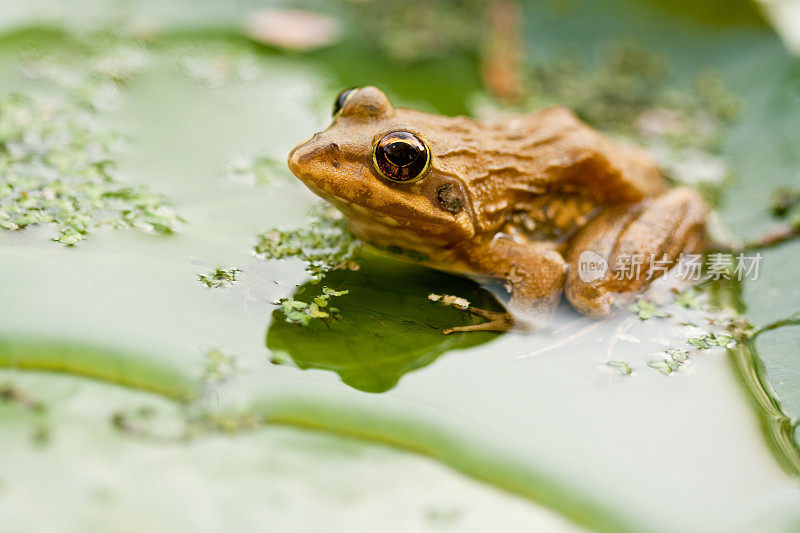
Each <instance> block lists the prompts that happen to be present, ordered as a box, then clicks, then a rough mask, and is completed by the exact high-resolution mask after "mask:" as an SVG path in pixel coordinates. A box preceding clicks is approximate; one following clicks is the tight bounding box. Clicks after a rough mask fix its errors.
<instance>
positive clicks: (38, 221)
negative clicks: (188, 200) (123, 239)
mask: <svg viewBox="0 0 800 533" xmlns="http://www.w3.org/2000/svg"><path fill="white" fill-rule="evenodd" d="M120 141H121V138H120V137H119V136H118V135H115V134H114V133H113V132H110V131H107V130H106V129H105V128H104V127H103V125H102V122H100V120H99V118H98V117H97V116H96V115H95V113H94V112H93V111H91V110H89V109H86V108H85V107H83V106H80V105H77V104H76V103H74V102H72V103H70V102H64V103H61V104H53V103H44V102H41V101H37V100H35V99H34V98H33V97H30V96H23V95H14V96H7V97H5V98H3V99H2V100H0V175H2V176H3V179H2V181H0V228H2V229H4V230H9V231H15V230H22V229H25V228H27V227H29V226H34V225H52V226H54V228H55V230H56V235H55V236H54V237H53V240H54V241H56V242H59V243H61V244H64V245H68V246H73V245H75V244H78V243H79V242H80V241H82V240H84V239H86V237H87V236H88V235H89V234H90V233H92V232H93V231H96V230H97V229H100V228H113V229H121V228H127V229H130V228H136V229H140V230H144V231H149V232H153V233H160V234H168V233H172V232H173V231H175V229H176V228H177V226H178V224H179V222H180V221H181V219H180V217H178V215H177V214H176V213H175V211H174V209H173V208H172V207H171V206H170V205H169V203H168V202H167V201H166V200H165V199H164V198H163V197H162V196H161V195H158V194H155V193H152V192H150V191H148V190H147V189H145V188H144V187H141V186H139V187H133V186H130V185H127V184H125V183H124V182H122V181H121V180H120V179H119V178H118V176H117V171H116V164H115V160H114V157H115V152H116V151H117V149H118V147H119V144H120Z"/></svg>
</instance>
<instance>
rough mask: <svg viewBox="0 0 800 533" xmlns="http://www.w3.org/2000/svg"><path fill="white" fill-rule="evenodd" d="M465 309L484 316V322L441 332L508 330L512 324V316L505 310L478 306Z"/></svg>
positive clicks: (447, 333) (446, 333)
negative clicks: (500, 310)
mask: <svg viewBox="0 0 800 533" xmlns="http://www.w3.org/2000/svg"><path fill="white" fill-rule="evenodd" d="M467 311H469V312H470V313H472V314H473V315H478V316H479V317H481V318H485V319H486V322H481V323H480V324H472V325H469V326H457V327H454V328H447V329H446V330H444V331H442V333H443V334H445V335H449V334H450V333H454V332H456V331H501V332H502V331H508V330H510V329H511V328H512V327H513V326H514V318H513V317H512V316H511V315H510V314H509V313H507V312H502V313H500V312H497V311H488V310H486V309H480V308H478V307H472V306H470V307H468V308H467Z"/></svg>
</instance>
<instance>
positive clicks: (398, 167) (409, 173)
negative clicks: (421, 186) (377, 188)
mask: <svg viewBox="0 0 800 533" xmlns="http://www.w3.org/2000/svg"><path fill="white" fill-rule="evenodd" d="M372 162H373V163H374V164H375V169H376V170H377V171H378V172H379V173H380V174H381V176H383V177H384V178H386V179H388V180H392V181H396V182H400V183H411V182H414V181H418V180H421V179H422V178H423V177H424V176H425V173H426V172H427V171H428V168H429V167H430V162H431V152H430V150H429V149H428V145H426V144H425V142H424V141H423V140H422V139H420V138H419V137H417V136H416V135H414V134H413V133H410V132H408V131H393V132H391V133H387V134H386V135H384V136H383V137H381V138H380V140H379V141H378V142H377V143H375V146H374V148H373V149H372Z"/></svg>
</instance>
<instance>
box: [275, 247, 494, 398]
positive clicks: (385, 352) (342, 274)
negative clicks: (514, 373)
mask: <svg viewBox="0 0 800 533" xmlns="http://www.w3.org/2000/svg"><path fill="white" fill-rule="evenodd" d="M356 262H357V264H358V265H359V267H360V268H359V269H358V270H357V271H348V270H335V271H333V272H331V273H329V274H328V275H327V276H326V277H325V283H326V284H327V285H330V286H332V287H335V288H336V289H337V290H346V291H349V292H348V294H345V295H343V296H339V297H337V298H335V299H334V300H333V302H332V303H331V305H335V306H336V308H338V309H339V310H340V312H341V316H340V317H339V318H337V319H328V320H320V319H317V320H311V321H310V322H309V324H308V325H307V326H303V325H300V324H292V323H289V322H287V321H286V320H285V319H284V318H285V317H284V316H283V313H282V312H281V311H279V310H276V311H275V312H274V313H273V316H272V324H271V325H270V328H269V331H268V332H267V348H269V349H270V350H272V352H273V353H274V354H278V353H281V352H283V353H285V354H287V355H288V356H289V357H290V358H291V360H292V361H293V362H294V363H295V364H296V365H297V366H298V367H299V368H303V369H307V368H319V369H325V370H332V371H334V372H336V373H338V374H339V376H340V377H341V378H342V381H344V382H345V383H347V384H348V385H350V386H351V387H354V388H356V389H359V390H362V391H365V392H385V391H387V390H389V389H391V388H393V387H394V386H395V385H396V384H397V382H398V381H399V380H400V378H401V377H402V376H403V375H404V374H406V373H407V372H411V371H414V370H416V369H418V368H421V367H424V366H425V365H428V364H430V363H432V362H433V361H434V360H436V358H437V357H439V356H440V355H442V354H443V353H445V352H449V351H452V350H457V349H464V348H469V347H471V346H476V345H479V344H483V343H485V342H488V341H491V340H492V339H494V338H495V337H496V336H497V334H493V333H483V332H480V333H454V334H450V335H443V334H442V332H443V330H445V329H447V328H449V327H452V326H454V325H466V324H470V323H479V322H481V320H480V319H478V318H477V317H469V313H468V312H466V311H458V310H457V309H455V308H453V307H445V306H444V305H441V304H437V303H434V302H431V301H430V300H429V299H428V295H429V294H432V293H442V292H444V293H447V294H454V295H459V296H461V297H463V298H466V299H467V300H468V301H469V302H470V303H471V304H472V305H474V306H476V307H481V308H485V309H489V310H495V311H500V310H501V308H500V306H499V305H498V304H497V302H496V301H495V300H494V299H493V298H492V296H491V295H490V294H489V293H487V292H485V291H483V290H482V289H481V288H480V287H478V286H477V285H475V284H474V283H471V282H469V281H467V280H465V279H461V278H456V277H454V276H448V275H445V274H441V273H436V272H432V271H431V270H430V269H427V268H425V267H422V266H417V265H413V264H410V263H404V262H401V261H397V260H395V259H387V258H384V257H380V256H377V255H375V254H371V253H369V252H366V253H362V255H361V257H360V258H358V259H356ZM320 290H321V286H320V285H319V284H312V283H307V284H305V285H302V286H301V287H300V288H299V289H298V291H297V292H296V296H295V298H297V299H311V298H313V297H314V296H315V295H316V294H318V293H319V292H320ZM465 315H467V316H468V317H469V318H468V319H467V321H465ZM453 356H454V357H457V355H453Z"/></svg>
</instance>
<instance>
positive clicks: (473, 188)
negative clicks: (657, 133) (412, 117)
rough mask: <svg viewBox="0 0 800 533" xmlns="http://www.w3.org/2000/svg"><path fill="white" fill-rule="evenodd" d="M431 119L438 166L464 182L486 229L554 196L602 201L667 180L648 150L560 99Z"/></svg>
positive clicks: (638, 195) (650, 190)
mask: <svg viewBox="0 0 800 533" xmlns="http://www.w3.org/2000/svg"><path fill="white" fill-rule="evenodd" d="M432 119H433V120H434V121H435V123H434V124H431V126H433V130H434V131H435V132H436V133H437V135H435V136H432V138H431V139H430V140H431V147H432V150H433V152H434V153H435V155H436V165H437V168H438V170H440V171H441V172H444V173H447V174H452V175H453V176H456V177H458V178H459V179H461V180H463V181H464V182H465V185H466V189H467V190H468V191H469V192H470V195H471V197H472V198H471V201H472V204H473V211H474V216H475V218H476V221H475V222H476V224H477V225H478V226H479V227H481V228H483V229H485V230H489V229H492V228H498V227H499V226H500V225H502V224H503V223H504V222H505V220H506V219H507V218H508V217H509V216H510V215H512V214H514V213H519V212H524V211H526V210H528V211H535V210H536V209H537V207H536V205H537V204H541V203H542V202H549V203H550V204H552V203H553V201H552V200H553V198H557V199H558V200H559V201H560V200H563V199H566V198H578V199H579V200H580V202H579V203H580V204H581V205H583V206H585V205H586V202H587V201H588V202H590V203H594V204H595V205H604V204H615V203H624V202H637V201H639V200H641V199H643V198H645V197H648V196H655V195H657V194H660V193H661V192H663V191H664V190H665V188H666V183H665V181H664V178H663V177H662V175H661V172H660V170H659V168H658V166H657V164H656V163H655V161H654V160H653V159H652V158H651V157H650V156H649V155H648V154H647V152H645V151H644V150H643V149H640V148H638V147H635V146H632V145H627V144H622V143H618V142H614V141H611V140H610V139H608V138H607V137H605V136H604V135H602V134H601V133H599V132H597V131H596V130H594V129H592V128H591V127H589V126H588V125H586V124H585V123H583V122H582V121H580V120H579V119H578V118H577V116H576V115H575V114H574V113H573V112H572V111H570V110H568V109H566V108H563V107H553V108H547V109H543V110H541V111H538V112H536V113H531V114H529V115H523V116H513V117H505V118H503V119H500V120H497V121H492V122H481V121H476V120H472V119H468V118H464V117H454V118H446V117H432ZM547 197H551V198H550V199H548V198H547ZM556 203H558V202H556Z"/></svg>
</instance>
